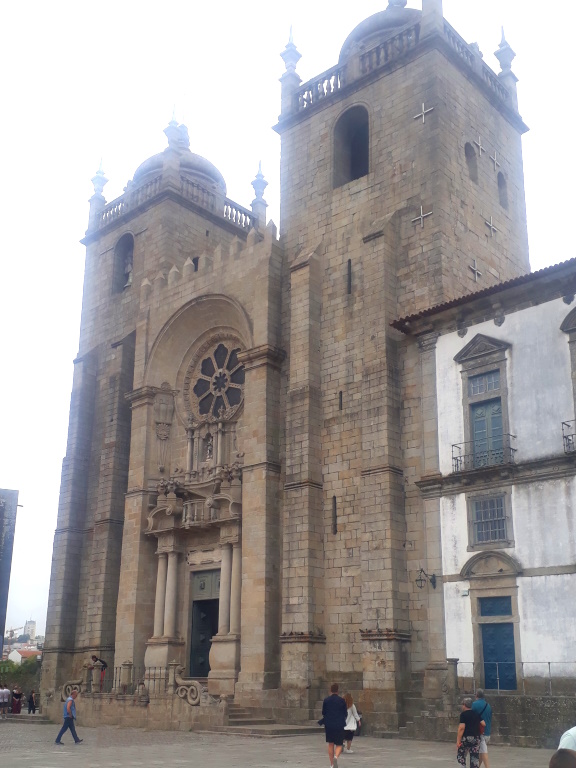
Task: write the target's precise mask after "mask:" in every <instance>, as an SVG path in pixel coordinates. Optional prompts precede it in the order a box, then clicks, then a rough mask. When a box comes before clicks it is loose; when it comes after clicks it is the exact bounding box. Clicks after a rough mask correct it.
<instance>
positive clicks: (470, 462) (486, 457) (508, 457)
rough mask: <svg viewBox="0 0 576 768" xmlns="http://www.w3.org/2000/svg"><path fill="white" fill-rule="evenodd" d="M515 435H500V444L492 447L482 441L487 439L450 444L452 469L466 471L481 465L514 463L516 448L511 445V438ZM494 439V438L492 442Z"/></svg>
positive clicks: (490, 465) (480, 467)
mask: <svg viewBox="0 0 576 768" xmlns="http://www.w3.org/2000/svg"><path fill="white" fill-rule="evenodd" d="M515 439H516V435H507V434H506V435H502V437H501V438H500V440H499V441H498V442H500V445H498V446H496V447H494V445H492V446H488V445H486V447H484V448H483V447H482V443H484V444H486V443H487V441H478V440H476V441H474V440H471V441H468V442H466V443H454V444H453V445H452V471H453V472H466V471H468V470H472V469H482V468H483V467H494V466H498V465H499V464H514V454H515V453H516V448H513V447H512V444H511V443H512V440H515ZM495 442H496V441H495V440H494V441H493V443H495Z"/></svg>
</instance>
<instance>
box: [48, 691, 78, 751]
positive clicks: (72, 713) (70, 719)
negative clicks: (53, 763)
mask: <svg viewBox="0 0 576 768" xmlns="http://www.w3.org/2000/svg"><path fill="white" fill-rule="evenodd" d="M76 696H78V691H72V693H71V694H70V696H68V698H67V699H66V701H65V702H64V711H63V714H64V725H63V726H62V728H60V733H59V734H58V736H56V741H55V742H54V743H55V744H63V742H62V741H61V739H62V736H64V734H65V733H66V731H67V730H68V729H70V733H71V734H72V738H73V739H74V741H75V742H76V744H80V742H81V741H84V739H79V738H78V734H77V733H76V726H75V723H74V721H75V720H76Z"/></svg>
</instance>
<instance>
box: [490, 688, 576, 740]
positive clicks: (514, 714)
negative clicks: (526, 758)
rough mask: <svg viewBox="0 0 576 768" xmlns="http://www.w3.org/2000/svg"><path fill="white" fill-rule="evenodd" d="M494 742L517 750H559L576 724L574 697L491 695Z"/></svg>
mask: <svg viewBox="0 0 576 768" xmlns="http://www.w3.org/2000/svg"><path fill="white" fill-rule="evenodd" d="M488 701H489V702H490V704H491V706H492V711H493V716H492V733H493V734H494V737H493V741H494V742H495V743H498V744H502V743H503V744H510V745H512V746H515V747H546V748H547V749H556V748H557V747H558V742H559V741H560V736H561V735H562V734H563V733H564V731H567V730H568V728H572V727H573V726H574V724H576V697H575V696H506V695H502V694H501V695H499V696H494V697H492V696H488Z"/></svg>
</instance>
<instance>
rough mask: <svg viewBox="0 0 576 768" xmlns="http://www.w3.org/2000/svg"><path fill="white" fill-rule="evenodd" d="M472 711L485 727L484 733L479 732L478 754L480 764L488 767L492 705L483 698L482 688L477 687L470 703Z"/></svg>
mask: <svg viewBox="0 0 576 768" xmlns="http://www.w3.org/2000/svg"><path fill="white" fill-rule="evenodd" d="M472 709H473V710H474V712H478V714H479V715H480V719H481V720H484V722H485V723H486V727H485V729H484V733H481V734H480V748H479V750H478V755H479V757H480V765H482V763H484V765H485V766H486V768H490V761H489V759H488V744H489V742H490V733H491V731H492V707H491V706H490V704H488V702H487V701H486V699H485V698H484V691H483V690H482V688H478V690H477V691H476V701H475V702H474V703H473V704H472Z"/></svg>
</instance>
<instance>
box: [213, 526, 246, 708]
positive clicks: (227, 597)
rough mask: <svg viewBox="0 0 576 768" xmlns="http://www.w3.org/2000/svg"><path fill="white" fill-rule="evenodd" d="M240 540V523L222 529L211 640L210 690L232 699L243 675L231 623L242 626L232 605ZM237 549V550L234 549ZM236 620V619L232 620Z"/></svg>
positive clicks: (234, 598) (234, 600) (235, 599)
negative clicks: (215, 619)
mask: <svg viewBox="0 0 576 768" xmlns="http://www.w3.org/2000/svg"><path fill="white" fill-rule="evenodd" d="M238 541H239V524H238V523H231V524H229V525H225V526H223V527H222V528H221V530H220V548H221V552H222V565H221V571H220V605H219V616H218V634H217V635H214V637H213V638H212V647H211V648H210V672H209V673H208V690H209V692H210V693H211V694H213V695H217V696H233V695H234V692H235V686H236V681H237V680H238V674H239V672H240V634H239V632H237V633H233V632H232V626H231V625H232V621H234V622H237V623H239V622H240V614H239V611H238V612H237V613H236V612H235V611H233V612H231V610H230V604H231V602H232V605H233V606H234V604H235V603H237V602H239V595H235V592H236V591H239V588H238V585H237V584H236V580H237V578H238V576H237V571H238V558H237V556H236V554H234V560H233V552H234V553H236V551H237V547H238ZM233 548H234V549H233ZM231 616H232V617H233V619H232V618H231Z"/></svg>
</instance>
